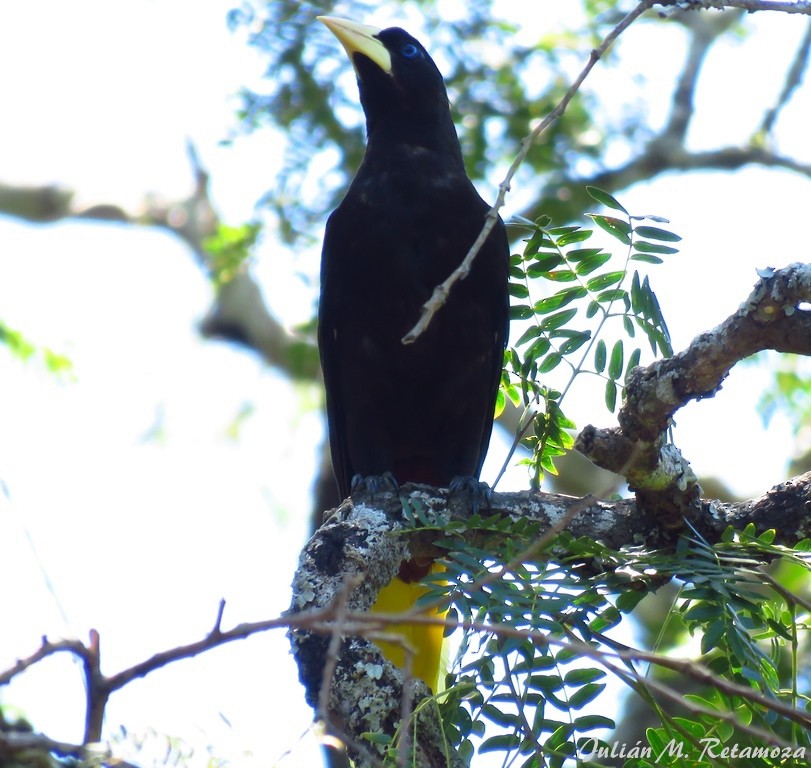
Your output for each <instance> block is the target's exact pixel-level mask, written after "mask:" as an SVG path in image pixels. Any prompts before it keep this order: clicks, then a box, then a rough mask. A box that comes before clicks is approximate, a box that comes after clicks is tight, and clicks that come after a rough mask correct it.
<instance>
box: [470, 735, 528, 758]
mask: <svg viewBox="0 0 811 768" xmlns="http://www.w3.org/2000/svg"><path fill="white" fill-rule="evenodd" d="M520 743H521V740H520V739H519V738H518V736H515V735H513V734H510V733H502V734H498V735H497V736H491V737H490V738H489V739H485V740H484V741H483V742H482V743H481V744H480V745H479V754H484V753H485V752H496V751H506V750H509V749H516V748H517V747H518V745H519V744H520Z"/></svg>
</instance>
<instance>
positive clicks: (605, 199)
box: [586, 186, 628, 214]
mask: <svg viewBox="0 0 811 768" xmlns="http://www.w3.org/2000/svg"><path fill="white" fill-rule="evenodd" d="M586 192H588V195H589V197H590V198H591V199H592V200H596V201H597V202H598V203H600V205H604V206H605V207H606V208H611V209H613V210H615V211H622V212H623V213H626V214H627V213H628V211H626V210H625V208H623V207H622V205H620V204H619V203H618V202H617V200H616V199H615V198H614V197H613V196H612V195H609V194H608V192H606V191H605V190H603V189H600V188H599V187H591V186H589V187H586Z"/></svg>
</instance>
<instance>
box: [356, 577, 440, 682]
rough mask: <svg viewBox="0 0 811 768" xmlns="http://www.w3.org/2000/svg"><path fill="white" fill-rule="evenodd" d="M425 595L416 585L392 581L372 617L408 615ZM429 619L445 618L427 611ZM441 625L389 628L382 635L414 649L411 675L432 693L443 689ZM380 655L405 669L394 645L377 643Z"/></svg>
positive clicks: (400, 651) (403, 653)
mask: <svg viewBox="0 0 811 768" xmlns="http://www.w3.org/2000/svg"><path fill="white" fill-rule="evenodd" d="M424 594H425V587H422V586H420V584H419V583H417V582H410V583H408V582H405V581H403V580H402V579H399V578H396V577H395V578H394V579H393V580H392V582H391V583H390V584H388V585H387V586H386V587H384V588H383V589H381V590H380V593H379V594H378V596H377V602H375V604H374V605H373V606H372V612H373V613H405V612H406V611H410V610H411V609H412V608H413V607H414V604H415V603H416V602H417V598H419V597H421V596H422V595H424ZM426 615H429V616H440V617H441V616H444V613H442V612H440V611H435V610H432V611H426ZM443 630H444V627H442V625H440V624H408V623H404V624H391V625H388V626H386V627H385V629H384V631H385V632H387V633H391V634H396V635H399V636H401V637H402V638H403V641H404V642H405V643H406V644H407V645H408V646H410V647H411V648H413V649H414V655H413V657H412V659H411V674H412V675H413V676H414V677H418V678H419V679H420V680H423V681H424V682H425V683H426V684H427V685H428V686H429V687H430V688H431V690H432V691H433V692H434V693H439V692H440V691H441V690H443V689H444V687H445V686H444V682H445V672H446V670H445V665H444V664H443V658H442V650H443V642H442V641H443V637H442V633H443ZM377 645H379V646H380V650H381V651H383V655H384V656H385V657H386V658H387V659H388V660H389V661H390V662H391V663H392V664H394V665H396V666H398V667H400V669H403V668H404V667H405V659H406V651H405V649H404V648H403V647H401V646H400V645H398V644H396V643H387V642H383V641H380V642H378V643H377Z"/></svg>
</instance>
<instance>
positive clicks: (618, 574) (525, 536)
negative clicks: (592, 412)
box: [425, 516, 811, 768]
mask: <svg viewBox="0 0 811 768" xmlns="http://www.w3.org/2000/svg"><path fill="white" fill-rule="evenodd" d="M435 522H436V521H435ZM534 525H535V524H533V523H529V522H527V521H526V520H524V519H520V520H517V521H510V520H508V519H504V518H499V517H495V516H494V517H491V518H485V517H482V516H474V517H473V518H471V519H470V520H469V521H468V522H467V523H465V524H461V523H457V522H451V521H442V528H444V529H445V530H446V531H447V533H448V536H447V537H446V538H445V539H444V540H442V541H440V542H439V543H440V545H441V546H443V547H445V548H446V549H447V550H448V556H447V560H446V562H445V566H446V568H447V570H446V571H445V572H443V573H442V575H441V576H435V577H432V578H431V579H430V581H429V582H427V583H428V584H429V588H430V591H429V594H428V595H426V597H425V602H426V603H432V602H433V603H436V602H444V603H445V604H447V605H448V606H449V609H448V620H449V623H450V624H451V625H453V626H459V627H464V636H463V638H462V641H461V646H460V650H459V653H458V655H457V659H456V663H455V667H454V677H452V678H449V682H450V683H452V685H451V686H450V687H449V690H448V692H447V693H445V694H442V695H440V696H439V697H437V700H438V701H439V702H440V710H441V713H442V718H443V723H444V728H445V734H446V737H447V739H448V742H449V744H451V745H453V746H454V747H455V748H457V749H459V751H460V752H461V754H462V755H463V756H464V757H465V758H466V759H467V760H468V761H470V760H471V759H472V758H473V756H474V755H475V754H476V753H477V752H478V753H484V752H498V753H501V754H502V755H503V759H504V762H505V764H507V763H511V764H516V765H522V766H526V768H535V767H537V768H541V767H542V766H543V767H547V766H548V767H549V768H552V767H557V766H563V765H564V764H565V762H566V760H567V759H571V758H572V757H579V758H584V757H588V756H591V757H596V758H598V759H597V762H596V763H594V764H595V765H604V763H602V762H601V761H600V759H599V758H600V757H607V756H609V755H610V754H611V749H612V747H611V746H610V745H609V744H608V741H607V740H606V738H607V737H606V734H607V733H610V731H611V730H612V729H613V727H614V723H613V722H612V720H611V719H610V718H608V717H606V716H604V715H602V714H600V713H601V712H605V711H610V712H614V711H616V704H615V703H611V704H609V705H605V704H601V702H602V701H603V699H605V698H606V697H608V698H610V699H611V700H612V701H613V698H614V697H615V696H616V692H615V691H612V690H611V689H609V688H607V682H608V680H609V678H608V676H607V673H609V672H610V673H611V674H612V675H614V676H615V677H617V678H618V679H619V680H620V681H622V682H624V683H625V684H626V685H627V686H628V687H629V688H630V689H632V690H633V691H634V692H635V693H636V694H637V695H638V696H640V697H642V699H643V700H645V701H646V702H647V703H648V704H649V705H650V707H651V710H652V711H653V713H655V716H656V719H657V720H658V722H659V725H658V726H655V727H652V728H650V729H648V731H647V741H648V743H647V745H637V747H636V749H635V750H634V751H631V750H626V751H625V752H624V754H623V756H624V757H627V758H628V760H627V761H626V762H625V766H626V768H643V767H647V766H653V765H660V764H663V763H662V759H666V761H667V764H668V765H676V766H683V767H684V768H686V766H694V765H696V766H708V767H709V766H717V765H738V764H740V765H746V766H753V767H754V768H760V767H762V768H766V767H767V766H777V765H791V764H800V763H792V762H791V761H790V760H789V761H785V760H784V758H785V756H786V755H787V754H788V755H789V756H792V755H793V756H797V755H807V754H809V753H811V731H809V729H808V728H807V724H808V716H807V715H805V714H804V712H805V711H807V710H808V709H811V707H809V703H811V696H809V694H810V693H811V681H810V680H809V679H808V677H807V675H806V674H805V673H804V670H803V667H802V664H801V662H800V652H801V649H803V648H807V645H808V639H809V638H808V634H807V633H808V630H809V628H811V615H810V612H809V609H810V606H809V604H808V602H807V601H805V600H804V599H803V598H802V597H801V596H800V595H797V594H795V593H794V592H793V591H792V590H791V589H790V586H791V585H794V586H796V585H800V584H802V583H803V582H805V583H806V584H807V580H808V578H809V575H811V574H810V572H811V541H806V542H803V543H801V544H800V545H799V546H798V547H797V548H795V549H794V550H791V549H787V548H785V547H782V546H778V545H775V544H774V543H773V542H774V532H773V531H767V532H765V533H763V534H761V535H760V536H756V535H755V532H754V529H753V528H752V527H750V528H747V529H746V530H744V531H733V530H732V529H729V530H728V531H727V532H726V534H725V535H724V537H723V540H722V542H721V543H720V544H718V545H716V546H709V545H708V544H707V543H706V542H704V541H702V540H701V539H700V538H699V537H697V536H694V537H691V538H684V539H683V540H682V543H681V545H680V547H679V548H677V551H675V552H672V553H662V552H656V551H645V550H639V549H634V548H630V547H629V548H625V549H623V550H621V551H611V550H608V549H607V548H605V547H603V546H602V545H601V544H599V543H598V542H595V541H593V540H590V539H574V538H573V537H572V536H570V535H568V534H562V535H560V536H558V537H557V538H556V539H548V540H544V539H540V540H539V541H538V544H537V545H535V546H533V547H531V549H529V550H526V551H517V550H516V545H515V542H516V541H519V540H520V541H527V540H530V541H531V540H533V539H537V538H538V531H537V530H533V526H534ZM473 530H475V532H476V534H477V540H478V542H479V543H478V544H477V545H476V546H471V545H470V544H468V543H467V542H468V541H469V540H470V538H471V537H470V535H469V534H470V532H471V531H473ZM465 534H467V535H465ZM768 562H776V563H777V565H774V566H772V567H771V568H770V572H772V573H774V574H775V576H774V578H772V577H771V576H769V577H767V578H766V579H764V570H763V569H764V568H765V565H766V563H768ZM671 578H676V579H678V580H679V581H680V583H681V588H680V590H679V593H678V595H677V597H676V598H675V600H674V601H673V603H672V605H671V609H670V617H669V620H668V621H669V622H676V623H678V624H679V625H680V626H682V627H683V630H684V632H685V634H684V636H683V639H685V640H686V641H689V638H691V637H695V638H697V639H699V640H700V651H699V661H698V662H686V661H680V660H678V659H673V658H671V657H665V656H662V657H658V656H656V654H655V653H648V652H644V651H637V650H634V649H633V648H630V647H628V646H626V645H622V644H620V643H618V642H617V641H616V640H614V639H612V637H611V635H612V630H615V629H616V628H617V627H618V626H619V624H620V623H621V622H622V621H623V620H625V619H626V614H629V613H630V612H632V611H633V610H634V608H635V607H636V606H637V604H638V603H639V602H640V600H641V599H642V598H643V597H644V595H645V594H646V593H647V592H648V591H650V590H652V589H654V588H656V586H658V585H659V584H661V583H662V581H663V580H665V579H671ZM769 585H770V586H769ZM685 683H686V684H687V685H688V686H689V688H688V690H689V692H688V693H687V694H686V695H685V694H684V693H683V691H682V689H683V687H684V685H685ZM803 722H804V723H805V725H803ZM733 749H734V750H737V752H736V754H743V755H744V757H745V759H744V760H743V762H741V763H735V762H734V761H729V760H727V761H726V762H724V760H721V761H720V762H719V761H718V759H717V756H718V755H719V754H723V755H725V758H729V757H730V755H731V754H732V751H733ZM803 749H805V750H808V751H806V752H802V750H803ZM725 750H726V751H725ZM661 756H665V757H661Z"/></svg>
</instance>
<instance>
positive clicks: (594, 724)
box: [574, 715, 616, 733]
mask: <svg viewBox="0 0 811 768" xmlns="http://www.w3.org/2000/svg"><path fill="white" fill-rule="evenodd" d="M574 727H575V728H576V729H577V730H578V731H579V732H580V733H583V732H584V731H591V730H594V729H595V728H614V727H616V724H615V723H614V721H613V720H612V719H611V718H610V717H604V716H603V715H581V716H580V717H576V718H575V719H574Z"/></svg>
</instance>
